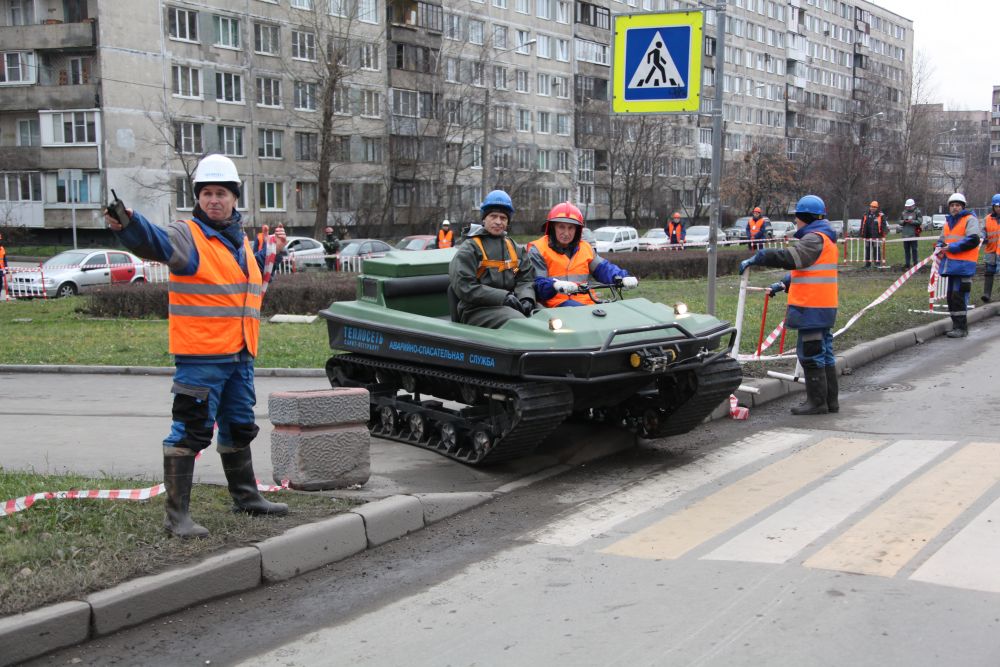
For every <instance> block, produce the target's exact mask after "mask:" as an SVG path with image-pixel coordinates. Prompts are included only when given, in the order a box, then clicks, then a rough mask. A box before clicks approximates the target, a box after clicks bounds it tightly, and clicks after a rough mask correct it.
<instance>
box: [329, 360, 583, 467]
mask: <svg viewBox="0 0 1000 667" xmlns="http://www.w3.org/2000/svg"><path fill="white" fill-rule="evenodd" d="M334 359H336V363H338V364H344V365H347V364H355V365H357V366H364V367H367V368H374V369H386V370H391V371H397V372H403V373H411V374H413V375H420V376H424V377H433V378H438V379H443V380H447V381H450V382H456V383H462V384H471V385H474V386H476V387H481V388H483V389H484V390H488V391H492V392H504V393H509V394H514V395H515V396H516V397H517V405H518V406H519V408H520V418H519V419H516V421H514V423H513V426H512V427H511V428H509V429H508V430H507V431H506V432H505V433H504V434H502V435H501V436H500V437H499V438H496V439H495V440H494V442H493V445H492V447H490V449H489V451H487V452H486V455H485V456H481V457H479V456H477V454H476V452H475V451H474V450H473V448H472V447H471V446H470V447H463V448H461V449H459V450H458V451H456V452H449V451H448V449H447V448H446V447H443V446H441V445H440V440H439V439H437V438H434V439H430V440H425V441H423V442H417V441H414V440H413V439H410V438H406V437H403V436H402V435H395V434H387V433H383V432H381V431H380V430H379V429H378V424H377V422H373V424H372V426H370V429H371V431H372V434H373V435H375V436H376V437H379V438H385V439H388V440H394V441H396V442H402V443H406V444H408V445H416V446H418V447H423V448H424V449H429V450H431V451H434V452H437V453H439V454H443V455H445V456H447V457H449V458H452V459H455V460H456V461H461V462H463V463H468V464H472V465H477V464H485V463H496V462H499V461H507V460H510V459H515V458H519V457H522V456H527V455H528V454H530V453H531V452H533V451H534V450H535V448H536V447H537V446H538V445H539V444H540V443H541V442H542V441H543V440H545V438H546V437H548V435H549V434H550V433H552V431H554V430H555V429H556V428H557V427H558V426H559V425H560V424H561V423H562V422H563V420H565V419H566V417H568V416H569V415H570V413H571V412H572V410H573V394H572V392H571V391H570V390H569V388H567V387H566V386H565V385H561V384H558V383H553V382H504V381H502V380H497V379H495V378H491V377H488V376H481V375H469V374H465V373H456V372H453V371H443V370H437V369H432V368H426V367H424V366H414V365H410V364H403V363H398V362H387V361H384V360H381V359H370V358H368V357H365V356H363V355H357V354H343V355H338V356H336V357H334V358H333V359H331V361H333V360H334ZM365 388H366V389H368V390H369V392H370V393H371V395H372V405H373V406H374V405H375V404H376V400H377V397H376V392H375V391H373V386H372V385H368V386H366V387H365ZM397 391H398V389H397ZM384 400H385V399H384V398H383V399H382V402H383V403H384ZM390 400H393V402H394V405H395V407H396V409H397V410H398V411H399V412H401V413H412V412H416V411H418V410H415V409H414V408H415V404H414V403H412V402H408V401H400V400H398V399H390ZM511 419H514V416H513V415H512V416H511ZM468 430H469V431H475V430H477V429H476V428H475V427H474V426H473V427H472V428H469V429H468Z"/></svg>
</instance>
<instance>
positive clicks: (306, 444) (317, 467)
mask: <svg viewBox="0 0 1000 667" xmlns="http://www.w3.org/2000/svg"><path fill="white" fill-rule="evenodd" d="M271 467H272V469H273V471H274V481H275V482H276V483H278V484H280V483H281V482H282V481H283V480H286V479H287V480H288V482H289V484H290V486H291V487H292V488H293V489H302V490H305V491H320V490H324V489H343V488H347V487H349V486H354V485H355V484H365V483H367V482H368V479H369V478H370V477H371V434H370V433H369V432H368V427H367V426H361V425H357V426H331V427H325V428H319V429H300V428H295V427H291V426H278V427H275V429H274V430H273V431H272V432H271Z"/></svg>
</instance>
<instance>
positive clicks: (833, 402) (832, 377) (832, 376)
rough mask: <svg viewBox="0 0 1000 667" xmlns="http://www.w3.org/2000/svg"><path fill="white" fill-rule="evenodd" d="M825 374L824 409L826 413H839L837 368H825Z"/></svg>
mask: <svg viewBox="0 0 1000 667" xmlns="http://www.w3.org/2000/svg"><path fill="white" fill-rule="evenodd" d="M823 370H824V371H825V373H826V409H827V411H828V412H840V384H839V382H838V380H837V367H836V366H827V367H826V368H824V369H823Z"/></svg>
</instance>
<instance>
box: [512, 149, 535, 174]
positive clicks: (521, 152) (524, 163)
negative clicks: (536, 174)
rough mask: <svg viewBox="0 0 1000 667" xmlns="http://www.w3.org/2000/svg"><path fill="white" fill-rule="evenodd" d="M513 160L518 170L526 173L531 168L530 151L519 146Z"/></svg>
mask: <svg viewBox="0 0 1000 667" xmlns="http://www.w3.org/2000/svg"><path fill="white" fill-rule="evenodd" d="M514 159H515V161H516V163H517V168H518V169H520V170H521V171H527V170H528V169H530V168H531V149H530V148H524V147H521V146H519V147H518V148H517V150H516V151H515V154H514Z"/></svg>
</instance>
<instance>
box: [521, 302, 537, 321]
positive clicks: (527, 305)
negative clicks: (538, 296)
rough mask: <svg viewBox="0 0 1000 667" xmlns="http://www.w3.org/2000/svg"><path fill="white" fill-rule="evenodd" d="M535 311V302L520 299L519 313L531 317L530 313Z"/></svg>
mask: <svg viewBox="0 0 1000 667" xmlns="http://www.w3.org/2000/svg"><path fill="white" fill-rule="evenodd" d="M534 309H535V302H534V301H532V300H531V299H521V312H522V313H524V316H525V317H530V316H531V311H532V310H534Z"/></svg>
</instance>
